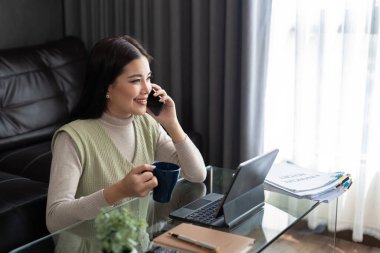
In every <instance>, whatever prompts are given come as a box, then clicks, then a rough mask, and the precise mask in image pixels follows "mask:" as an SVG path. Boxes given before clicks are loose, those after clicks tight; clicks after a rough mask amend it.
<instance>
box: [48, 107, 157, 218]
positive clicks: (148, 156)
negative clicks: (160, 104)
mask: <svg viewBox="0 0 380 253" xmlns="http://www.w3.org/2000/svg"><path fill="white" fill-rule="evenodd" d="M133 117H134V119H133V127H134V134H135V145H136V146H135V154H134V157H133V159H132V161H128V160H126V159H125V157H123V155H122V154H121V153H120V151H119V149H118V148H117V147H116V146H115V144H114V143H113V142H112V140H111V138H110V137H109V135H108V134H107V133H106V131H105V129H104V128H103V127H102V126H101V125H100V124H99V122H98V121H97V120H94V119H90V120H76V121H73V122H71V123H69V124H67V125H65V126H63V127H61V128H60V129H58V130H57V132H56V133H55V135H54V137H53V146H54V141H55V137H56V135H57V134H58V133H59V132H62V131H64V132H66V133H68V134H69V135H70V137H71V138H72V139H73V141H74V143H75V145H76V149H77V152H78V155H79V159H80V162H81V165H82V175H81V178H80V180H79V184H78V189H77V192H76V195H75V196H76V198H79V197H82V196H86V195H89V194H91V193H94V192H96V191H99V190H100V189H103V188H105V187H107V186H110V185H112V184H114V183H116V182H117V181H119V180H121V179H122V178H124V177H125V176H126V175H127V174H128V172H130V170H131V169H132V168H134V167H136V166H139V165H141V164H151V163H152V162H153V161H154V153H155V147H156V143H157V140H158V135H159V125H158V123H157V122H156V121H155V120H154V119H153V118H152V117H151V116H149V115H148V114H144V115H142V116H133ZM126 141H128V140H126ZM60 155H64V154H60ZM143 199H146V198H142V199H141V200H140V203H139V204H138V206H136V208H138V210H139V213H140V212H141V213H140V215H139V216H141V217H144V218H145V216H146V211H147V205H148V200H144V201H143ZM125 200H128V199H125ZM125 200H123V202H124V201H125ZM136 204H137V203H136Z"/></svg>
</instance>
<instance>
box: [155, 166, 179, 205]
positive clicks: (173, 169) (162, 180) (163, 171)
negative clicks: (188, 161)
mask: <svg viewBox="0 0 380 253" xmlns="http://www.w3.org/2000/svg"><path fill="white" fill-rule="evenodd" d="M152 165H154V166H156V168H155V169H154V170H153V175H155V176H156V178H157V181H158V185H157V186H156V187H155V188H153V200H154V201H157V202H161V203H167V202H169V201H170V199H171V197H172V192H173V189H174V186H175V184H176V183H177V181H178V177H179V171H180V170H181V168H180V167H179V166H178V165H177V164H174V163H168V162H154V163H152Z"/></svg>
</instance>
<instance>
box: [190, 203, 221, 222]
mask: <svg viewBox="0 0 380 253" xmlns="http://www.w3.org/2000/svg"><path fill="white" fill-rule="evenodd" d="M222 200H223V198H220V199H218V200H216V201H214V202H212V203H210V204H208V205H206V206H204V207H202V208H201V209H199V210H197V211H195V212H193V213H191V214H189V215H188V216H186V217H185V218H187V219H188V220H193V221H197V222H202V223H205V224H212V223H213V222H214V221H215V220H216V218H217V217H216V212H217V209H218V207H219V205H220V203H221V202H222Z"/></svg>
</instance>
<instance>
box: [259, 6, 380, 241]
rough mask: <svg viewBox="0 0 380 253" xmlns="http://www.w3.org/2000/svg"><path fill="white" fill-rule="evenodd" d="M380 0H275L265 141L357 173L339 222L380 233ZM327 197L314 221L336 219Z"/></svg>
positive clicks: (358, 236)
mask: <svg viewBox="0 0 380 253" xmlns="http://www.w3.org/2000/svg"><path fill="white" fill-rule="evenodd" d="M379 5H380V2H379V0H360V1H359V0H334V1H331V0H323V1H322V0H298V1H297V0H285V1H284V0H273V1H272V19H271V32H270V45H269V60H268V77H267V95H266V100H265V127H264V132H265V133H264V149H271V148H274V147H278V148H279V149H280V154H279V159H280V160H281V159H290V160H293V161H294V162H296V163H298V164H299V165H301V166H303V167H306V168H310V169H315V170H320V171H345V172H348V173H351V175H352V178H353V185H352V187H351V188H350V189H349V190H348V191H347V192H346V193H344V195H343V196H342V197H340V198H339V209H338V210H339V211H338V224H337V225H338V226H337V227H338V230H343V229H350V230H352V231H353V235H352V238H353V240H354V241H362V240H363V234H368V235H371V236H374V237H376V238H378V239H380V218H379V213H380V197H379V195H378V194H379V193H380V85H379V81H380V47H379V45H380V44H379V43H380V41H379V37H378V34H379V19H380V16H379ZM334 213H335V212H334V206H333V205H332V204H329V205H322V208H319V209H318V210H316V211H315V212H313V213H312V214H311V215H310V216H309V217H308V220H309V225H310V226H311V227H315V226H317V225H318V224H321V223H324V224H327V225H328V227H329V229H332V228H333V225H334V220H333V217H334Z"/></svg>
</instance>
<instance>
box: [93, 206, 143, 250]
mask: <svg viewBox="0 0 380 253" xmlns="http://www.w3.org/2000/svg"><path fill="white" fill-rule="evenodd" d="M146 226H147V223H146V221H145V220H142V219H139V218H137V217H135V216H134V215H133V214H131V213H130V212H129V210H128V209H127V208H117V209H112V210H109V209H102V210H101V211H100V213H99V214H98V215H97V217H96V219H95V228H96V237H97V238H98V239H99V240H100V242H101V245H102V249H103V251H104V252H108V253H111V252H113V253H121V252H130V251H131V250H133V249H135V248H136V246H137V242H138V238H139V235H140V233H141V232H143V231H144V230H145V228H146Z"/></svg>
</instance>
